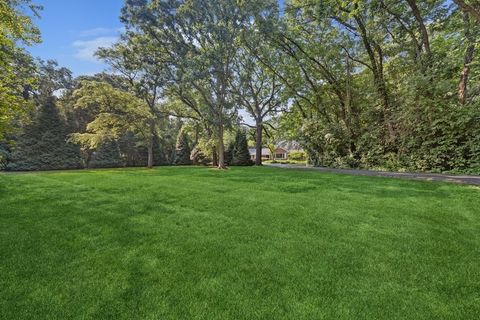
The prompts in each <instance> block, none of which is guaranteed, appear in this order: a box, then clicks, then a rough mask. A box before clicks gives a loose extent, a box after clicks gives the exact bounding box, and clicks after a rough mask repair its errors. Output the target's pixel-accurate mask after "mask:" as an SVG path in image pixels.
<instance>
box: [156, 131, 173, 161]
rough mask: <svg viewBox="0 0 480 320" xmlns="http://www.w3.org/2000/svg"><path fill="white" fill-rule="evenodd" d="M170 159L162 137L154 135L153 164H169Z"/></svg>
mask: <svg viewBox="0 0 480 320" xmlns="http://www.w3.org/2000/svg"><path fill="white" fill-rule="evenodd" d="M167 164H169V163H168V160H167V156H166V155H165V152H164V148H163V147H162V143H161V141H160V138H159V137H158V136H157V135H154V136H153V165H155V166H164V165H167Z"/></svg>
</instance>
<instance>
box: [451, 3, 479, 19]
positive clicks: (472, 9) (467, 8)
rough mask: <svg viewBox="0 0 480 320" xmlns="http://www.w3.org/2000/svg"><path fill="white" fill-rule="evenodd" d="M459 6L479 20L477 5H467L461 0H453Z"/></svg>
mask: <svg viewBox="0 0 480 320" xmlns="http://www.w3.org/2000/svg"><path fill="white" fill-rule="evenodd" d="M453 2H455V3H456V4H457V5H458V6H459V7H460V8H462V10H463V11H465V12H468V13H469V14H471V15H472V16H473V17H475V19H476V20H477V22H480V9H479V8H478V7H475V6H474V5H469V4H468V3H466V2H465V1H463V0H453Z"/></svg>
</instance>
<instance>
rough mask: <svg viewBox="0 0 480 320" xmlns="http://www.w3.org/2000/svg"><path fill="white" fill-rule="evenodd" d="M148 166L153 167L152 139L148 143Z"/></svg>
mask: <svg viewBox="0 0 480 320" xmlns="http://www.w3.org/2000/svg"><path fill="white" fill-rule="evenodd" d="M147 149H148V164H147V167H148V168H150V169H151V168H153V139H151V141H150V142H149V143H148V147H147Z"/></svg>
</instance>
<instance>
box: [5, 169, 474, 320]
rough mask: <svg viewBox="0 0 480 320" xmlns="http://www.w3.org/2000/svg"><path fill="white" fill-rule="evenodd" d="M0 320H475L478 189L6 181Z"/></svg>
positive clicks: (74, 178) (215, 178)
mask: <svg viewBox="0 0 480 320" xmlns="http://www.w3.org/2000/svg"><path fill="white" fill-rule="evenodd" d="M0 226H1V228H0V318H1V319H25V318H37V319H71V318H78V319H80V318H81V319H85V318H91V319H135V318H137V319H146V318H147V319H148V318H150V319H153V318H155V319H322V318H323V319H378V318H382V319H394V318H402V319H441V318H449V319H453V318H455V319H475V318H476V317H477V316H478V314H480V189H479V188H476V187H469V186H458V185H451V184H442V183H430V182H415V181H403V180H392V179H385V178H376V177H359V176H348V175H334V174H325V173H319V172H313V171H296V170H282V169H275V168H233V169H230V170H226V171H218V170H214V169H208V168H195V167H179V168H174V167H165V168H157V169H154V170H146V169H118V170H115V169H113V170H96V171H94V170H92V171H63V172H47V173H27V174H8V175H0Z"/></svg>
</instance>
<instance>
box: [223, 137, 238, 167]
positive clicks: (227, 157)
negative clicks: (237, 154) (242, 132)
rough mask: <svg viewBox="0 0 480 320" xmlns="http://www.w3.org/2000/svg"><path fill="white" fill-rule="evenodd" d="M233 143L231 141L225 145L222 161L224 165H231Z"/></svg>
mask: <svg viewBox="0 0 480 320" xmlns="http://www.w3.org/2000/svg"><path fill="white" fill-rule="evenodd" d="M235 143H236V141H235V140H233V141H230V142H229V143H228V145H227V148H226V150H225V153H224V156H223V157H224V159H225V164H226V165H229V166H230V165H232V161H233V152H234V150H235Z"/></svg>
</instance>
